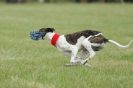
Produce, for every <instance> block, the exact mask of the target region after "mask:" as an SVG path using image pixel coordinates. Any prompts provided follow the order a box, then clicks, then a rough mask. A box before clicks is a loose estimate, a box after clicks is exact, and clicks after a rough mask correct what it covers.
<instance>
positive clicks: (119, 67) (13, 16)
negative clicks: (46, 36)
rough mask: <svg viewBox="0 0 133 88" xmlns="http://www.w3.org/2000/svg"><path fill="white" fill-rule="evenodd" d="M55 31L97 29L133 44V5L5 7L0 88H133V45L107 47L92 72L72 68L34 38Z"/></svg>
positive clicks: (0, 10)
mask: <svg viewBox="0 0 133 88" xmlns="http://www.w3.org/2000/svg"><path fill="white" fill-rule="evenodd" d="M41 27H54V28H55V29H56V31H57V33H59V34H66V33H71V32H76V31H79V30H84V29H88V28H91V29H95V30H98V31H101V32H103V34H104V35H105V36H106V37H107V38H109V39H114V40H116V41H118V42H119V43H121V44H127V43H128V41H129V40H132V39H133V5H132V4H23V5H19V4H18V5H10V4H8V5H7V4H0V88H133V45H131V46H130V48H127V49H119V48H118V47H116V46H115V45H113V44H107V45H106V46H105V48H104V49H103V50H101V51H100V52H97V55H96V56H95V58H94V59H92V60H91V62H90V63H91V65H92V67H85V66H77V67H65V66H64V64H66V63H68V62H69V58H67V57H65V56H64V55H63V54H61V53H60V52H59V51H57V50H56V48H54V47H53V46H51V45H50V43H49V42H48V41H47V40H44V41H42V40H41V41H33V40H31V39H30V38H29V32H30V31H33V30H38V29H39V28H41Z"/></svg>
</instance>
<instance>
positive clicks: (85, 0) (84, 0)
mask: <svg viewBox="0 0 133 88" xmlns="http://www.w3.org/2000/svg"><path fill="white" fill-rule="evenodd" d="M0 1H4V2H7V3H25V2H40V3H50V2H53V3H56V2H77V3H80V2H81V3H90V2H120V3H124V2H133V0H0Z"/></svg>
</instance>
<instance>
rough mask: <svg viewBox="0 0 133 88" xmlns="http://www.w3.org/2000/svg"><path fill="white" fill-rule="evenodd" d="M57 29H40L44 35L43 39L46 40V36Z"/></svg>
mask: <svg viewBox="0 0 133 88" xmlns="http://www.w3.org/2000/svg"><path fill="white" fill-rule="evenodd" d="M54 31H55V29H54V28H41V29H39V32H41V33H43V35H42V39H44V37H45V35H46V34H47V33H49V32H54Z"/></svg>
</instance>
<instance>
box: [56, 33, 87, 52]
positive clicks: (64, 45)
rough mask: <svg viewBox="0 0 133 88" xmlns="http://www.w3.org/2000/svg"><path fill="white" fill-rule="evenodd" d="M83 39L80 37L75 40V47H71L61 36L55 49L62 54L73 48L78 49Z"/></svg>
mask: <svg viewBox="0 0 133 88" xmlns="http://www.w3.org/2000/svg"><path fill="white" fill-rule="evenodd" d="M84 39H85V37H84V36H81V37H80V38H78V39H77V43H76V44H75V45H72V44H70V43H68V42H67V41H66V38H65V36H64V35H63V36H60V38H59V40H58V41H57V45H56V47H57V49H58V50H59V51H62V52H64V51H71V49H72V47H73V46H76V47H78V48H80V47H81V44H82V41H83V40H84Z"/></svg>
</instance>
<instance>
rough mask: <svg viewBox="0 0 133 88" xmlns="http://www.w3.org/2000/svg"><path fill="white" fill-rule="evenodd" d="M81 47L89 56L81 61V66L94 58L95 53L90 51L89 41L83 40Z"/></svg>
mask: <svg viewBox="0 0 133 88" xmlns="http://www.w3.org/2000/svg"><path fill="white" fill-rule="evenodd" d="M82 46H83V47H84V48H85V49H86V50H87V51H88V53H89V56H88V57H87V58H86V59H85V60H83V61H82V62H81V63H82V64H86V63H87V61H88V60H89V59H91V58H93V57H94V56H95V54H96V53H95V52H94V50H93V49H92V44H91V43H90V41H88V39H85V40H84V41H83V43H82Z"/></svg>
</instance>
